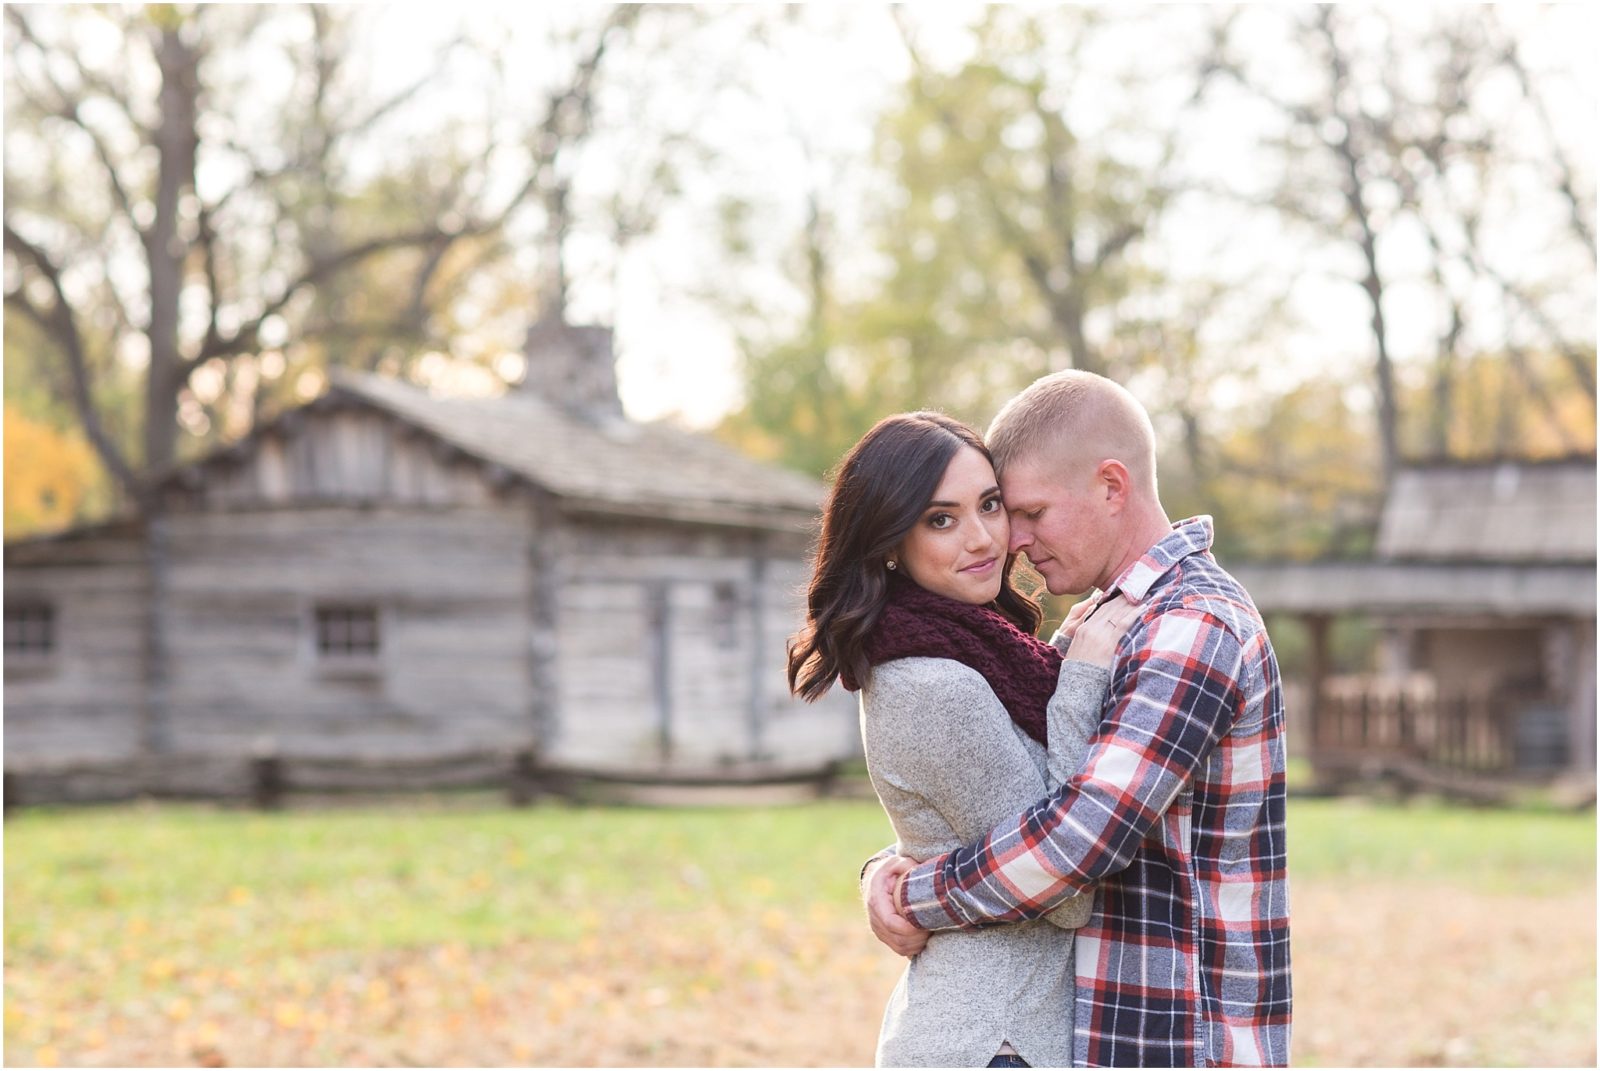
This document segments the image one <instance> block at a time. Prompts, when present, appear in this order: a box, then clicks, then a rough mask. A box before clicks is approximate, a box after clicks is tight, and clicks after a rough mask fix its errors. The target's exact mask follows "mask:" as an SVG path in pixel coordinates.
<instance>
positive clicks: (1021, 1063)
mask: <svg viewBox="0 0 1600 1071" xmlns="http://www.w3.org/2000/svg"><path fill="white" fill-rule="evenodd" d="M988 1066H990V1067H1030V1066H1032V1065H1031V1064H1029V1063H1028V1061H1026V1060H1024V1059H1023V1058H1022V1057H1020V1056H1011V1055H1007V1056H996V1057H995V1058H994V1059H993V1060H990V1061H989V1064H988Z"/></svg>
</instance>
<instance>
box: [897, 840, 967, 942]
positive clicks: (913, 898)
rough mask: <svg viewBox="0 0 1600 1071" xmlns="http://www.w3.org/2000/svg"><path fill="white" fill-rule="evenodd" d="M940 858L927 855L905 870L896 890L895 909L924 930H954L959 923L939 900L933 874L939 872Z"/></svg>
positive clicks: (958, 926)
mask: <svg viewBox="0 0 1600 1071" xmlns="http://www.w3.org/2000/svg"><path fill="white" fill-rule="evenodd" d="M942 858H943V856H941V857H940V858H939V859H930V860H928V861H927V862H926V863H923V864H921V865H919V866H918V867H917V868H916V869H915V870H912V871H910V872H909V873H907V874H906V876H905V880H903V881H902V882H901V883H900V891H899V893H898V894H897V899H896V902H895V907H896V909H898V910H899V912H900V914H901V915H902V916H903V917H905V918H906V919H909V920H910V921H911V922H913V923H915V924H916V925H917V926H919V927H921V928H922V929H924V930H954V929H959V928H960V926H961V923H959V922H958V921H956V919H955V917H954V916H952V915H951V914H950V912H948V911H946V910H945V907H944V905H943V904H941V903H940V902H939V895H938V893H937V891H936V890H935V887H934V878H935V875H937V874H938V872H939V863H940V860H941V859H942Z"/></svg>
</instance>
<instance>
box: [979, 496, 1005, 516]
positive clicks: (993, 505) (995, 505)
mask: <svg viewBox="0 0 1600 1071" xmlns="http://www.w3.org/2000/svg"><path fill="white" fill-rule="evenodd" d="M1000 508H1001V505H1000V500H999V499H998V498H991V499H988V500H986V501H985V502H984V504H983V512H985V513H993V512H995V511H996V510H998V509H1000Z"/></svg>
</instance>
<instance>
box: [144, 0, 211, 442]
mask: <svg viewBox="0 0 1600 1071" xmlns="http://www.w3.org/2000/svg"><path fill="white" fill-rule="evenodd" d="M159 32H160V35H161V37H160V41H159V43H158V44H157V46H156V56H157V59H158V61H159V62H160V65H161V97H160V101H161V122H160V125H159V126H158V127H157V129H156V152H157V156H158V160H159V165H158V171H157V178H156V183H157V185H156V205H155V219H154V220H153V221H152V222H151V224H150V228H149V230H147V231H146V232H145V235H144V245H145V257H146V260H147V262H148V264H149V267H150V321H149V324H148V326H147V327H146V329H145V334H146V337H147V338H148V340H149V342H150V369H149V375H148V377H147V378H146V381H145V426H144V453H145V456H144V461H145V470H146V471H147V472H151V473H154V472H159V471H160V470H161V469H163V468H165V467H167V466H168V465H170V464H172V462H173V460H174V459H175V457H176V453H177V442H178V392H179V391H180V390H182V389H183V380H184V376H183V371H182V369H183V355H182V353H180V352H179V349H178V301H179V296H180V294H181V293H182V290H183V271H184V251H185V248H186V244H185V243H184V241H183V240H182V238H181V237H180V235H179V234H178V214H179V210H180V206H181V202H182V198H183V195H184V194H185V193H187V192H192V191H193V190H194V167H195V146H196V142H197V139H198V136H199V135H198V133H197V130H196V125H197V114H198V108H197V104H198V102H197V99H196V98H197V96H198V93H199V84H200V81H199V72H198V70H197V67H198V64H199V57H198V56H197V55H196V53H195V52H194V50H193V49H191V48H189V46H187V45H185V44H184V43H183V40H182V39H181V37H180V36H179V28H178V27H177V26H168V27H166V28H164V29H162V30H160V31H159Z"/></svg>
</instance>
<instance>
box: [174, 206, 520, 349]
mask: <svg viewBox="0 0 1600 1071" xmlns="http://www.w3.org/2000/svg"><path fill="white" fill-rule="evenodd" d="M491 229H493V224H492V223H483V222H480V223H476V224H471V225H469V226H467V227H463V228H461V229H459V230H455V231H449V232H446V231H443V230H441V229H440V228H437V227H430V228H428V229H426V230H421V231H410V232H406V233H402V234H391V235H386V236H384V237H382V238H373V239H370V240H369V241H365V242H362V243H360V244H359V245H354V246H351V247H350V248H348V249H343V250H340V251H339V252H337V253H333V254H330V255H328V256H325V257H322V258H319V259H318V260H315V261H313V262H312V263H311V264H309V265H308V266H307V267H306V269H305V271H303V272H301V273H300V275H298V276H297V277H296V278H295V279H294V280H293V281H291V282H290V283H289V284H288V285H287V286H285V287H284V288H283V290H282V292H280V293H279V294H278V296H277V297H275V298H273V299H272V300H271V301H269V302H268V303H267V305H266V307H265V308H263V309H262V310H261V312H260V313H258V314H257V315H256V316H255V317H254V318H253V319H251V320H250V321H249V322H248V323H245V324H243V325H241V326H240V327H239V328H238V329H237V330H235V331H233V332H231V333H230V334H227V335H224V336H221V337H219V338H217V339H215V340H210V344H209V345H205V346H202V347H201V348H200V350H199V352H197V353H196V354H195V355H194V357H193V358H191V359H190V360H188V361H185V362H184V363H183V365H182V368H181V371H180V374H181V375H182V376H188V375H189V374H191V373H192V372H193V371H194V370H195V369H196V368H198V367H199V366H200V365H202V364H204V363H205V362H206V361H209V360H211V359H212V358H213V357H233V356H236V355H238V354H240V353H244V352H246V351H248V350H250V349H252V348H254V346H255V343H256V335H257V334H258V333H259V332H260V330H261V325H262V324H263V323H265V322H266V321H267V320H268V319H269V318H271V317H273V316H276V315H277V314H278V313H280V312H282V311H283V310H284V308H285V307H287V306H288V304H289V303H290V302H291V301H293V300H294V299H295V297H296V296H297V295H298V294H300V292H301V291H303V290H306V289H308V288H310V287H311V286H313V285H315V284H316V283H319V282H321V281H322V280H324V279H326V278H327V277H328V276H330V275H332V274H333V273H335V272H337V271H341V270H343V269H344V268H347V267H350V266H351V265H353V264H357V263H360V262H361V261H363V260H365V259H367V258H368V257H371V256H375V255H377V254H379V253H383V252H387V251H389V250H391V249H403V248H405V247H407V246H417V245H432V244H437V243H444V244H445V245H446V246H448V245H450V244H451V243H454V242H456V241H458V240H459V239H462V238H469V237H473V236H475V235H479V234H483V233H486V232H487V231H489V230H491Z"/></svg>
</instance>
